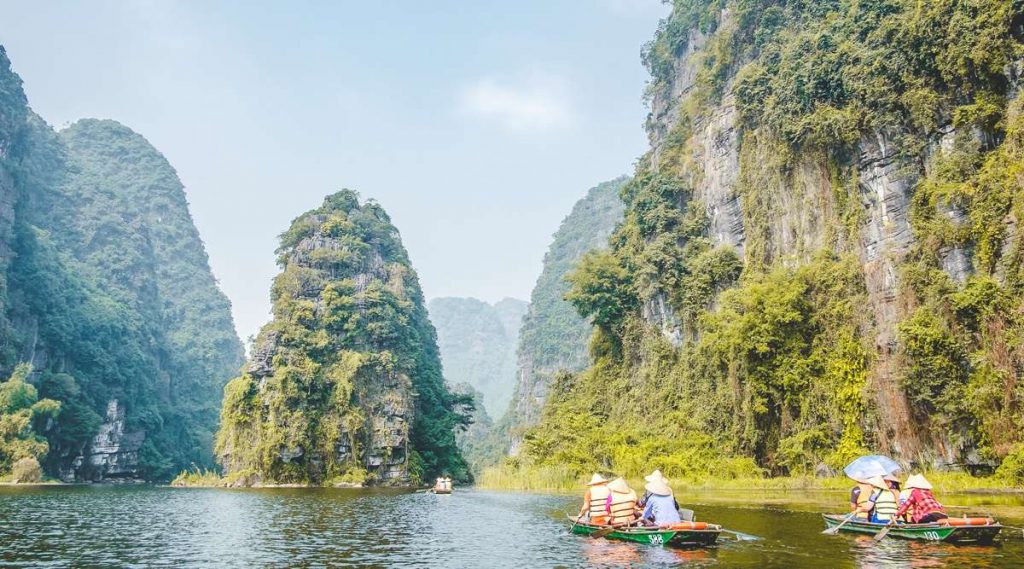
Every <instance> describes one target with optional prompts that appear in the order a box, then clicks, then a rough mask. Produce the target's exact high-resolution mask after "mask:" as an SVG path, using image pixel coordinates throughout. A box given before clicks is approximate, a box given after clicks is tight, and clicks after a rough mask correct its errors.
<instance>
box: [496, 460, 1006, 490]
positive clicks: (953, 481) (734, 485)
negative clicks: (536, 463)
mask: <svg viewBox="0 0 1024 569" xmlns="http://www.w3.org/2000/svg"><path fill="white" fill-rule="evenodd" d="M925 475H926V476H927V477H928V479H929V480H930V481H931V483H932V484H933V485H934V486H935V488H936V490H937V491H939V492H956V493H964V494H972V493H978V494H1024V487H1022V486H1016V485H1012V484H1007V482H1006V481H1005V480H1003V479H1001V478H997V477H995V476H971V475H970V474H967V473H964V472H926V473H925ZM587 479H589V475H586V476H581V475H577V474H574V473H572V472H571V471H570V470H568V469H566V468H560V467H547V466H545V467H530V466H520V467H518V468H508V467H494V468H489V469H487V470H485V471H484V472H483V473H481V475H480V477H479V478H478V479H477V482H476V486H477V487H478V488H484V489H488V490H516V491H527V492H560V491H577V490H579V489H580V488H581V487H583V486H584V484H585V483H586V480H587ZM627 481H628V482H629V483H630V485H631V486H632V487H633V488H642V487H643V486H644V481H643V479H642V478H640V477H636V478H633V477H627ZM670 485H671V486H672V488H673V489H674V490H675V491H677V492H693V491H702V490H817V491H846V490H849V489H850V479H849V478H846V477H845V476H833V477H826V478H818V477H814V476H783V477H774V478H769V477H764V478H758V477H742V478H728V479H727V478H713V477H705V478H699V479H690V480H687V479H683V480H672V481H671V483H670Z"/></svg>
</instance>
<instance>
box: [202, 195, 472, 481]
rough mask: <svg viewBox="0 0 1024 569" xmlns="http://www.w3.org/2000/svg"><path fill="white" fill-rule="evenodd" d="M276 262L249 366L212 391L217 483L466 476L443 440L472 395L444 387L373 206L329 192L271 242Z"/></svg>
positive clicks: (417, 298) (408, 279)
mask: <svg viewBox="0 0 1024 569" xmlns="http://www.w3.org/2000/svg"><path fill="white" fill-rule="evenodd" d="M324 252H329V253H330V254H325V253H324ZM278 260H279V263H280V264H281V266H282V271H281V273H280V274H279V275H278V276H277V278H276V279H275V280H274V284H273V289H272V291H271V298H272V300H273V316H274V318H273V321H272V322H271V323H269V324H267V325H266V326H264V327H263V329H262V330H261V331H260V334H259V336H258V337H257V339H256V344H255V348H254V349H255V350H256V352H255V353H254V360H255V361H254V362H253V363H252V364H250V366H249V371H248V372H246V373H244V374H243V375H242V376H240V377H238V378H236V379H234V380H232V381H231V382H229V383H228V384H227V386H226V387H225V389H224V402H223V406H222V409H221V430H220V432H219V434H218V436H217V451H218V455H219V456H220V457H221V459H222V461H223V464H224V469H225V472H226V476H227V477H228V478H232V477H238V476H241V474H240V473H245V474H244V477H245V478H247V479H249V480H251V481H252V482H260V483H302V484H325V483H332V481H335V482H336V481H349V482H351V481H354V480H356V479H359V480H360V481H367V482H374V483H381V484H396V483H408V482H415V481H417V480H419V479H421V477H430V476H434V475H440V474H449V475H451V476H454V477H456V478H459V479H461V480H468V479H469V476H470V475H469V471H468V468H467V466H466V463H465V461H464V460H463V459H462V457H461V456H460V454H459V451H458V449H457V446H456V440H455V432H456V430H458V429H462V428H465V427H466V426H467V425H468V423H469V417H468V416H467V415H466V414H464V413H462V412H460V411H461V410H463V409H464V408H466V407H467V406H468V409H469V411H471V410H472V398H471V397H469V396H461V395H453V394H452V393H450V392H449V391H448V390H447V388H446V386H445V384H444V380H443V378H442V376H441V365H440V361H439V356H438V351H437V344H436V338H435V332H434V328H433V327H432V326H431V324H430V321H429V320H428V318H427V312H426V309H425V308H424V306H423V297H422V292H421V291H420V288H419V283H418V281H417V278H416V274H415V272H413V270H412V268H411V267H410V265H409V259H408V255H407V254H406V252H405V249H404V248H403V247H402V244H401V241H400V239H399V237H398V232H397V231H396V230H395V228H394V227H393V226H392V225H391V223H390V220H389V218H388V216H387V214H386V213H385V212H384V210H383V209H381V207H380V206H379V205H377V204H376V203H375V202H373V201H368V202H366V203H364V204H362V205H360V204H359V201H358V196H357V194H356V193H355V192H353V191H351V190H343V191H341V192H339V193H337V194H334V195H331V196H328V197H327V198H326V199H325V200H324V204H323V206H321V207H320V208H318V209H315V210H312V211H309V212H306V213H305V214H303V215H302V216H300V217H299V218H298V219H296V220H295V221H294V222H293V223H292V225H291V227H290V228H289V230H288V231H286V232H285V233H284V234H283V235H282V237H281V247H280V248H279V249H278ZM406 473H408V476H406Z"/></svg>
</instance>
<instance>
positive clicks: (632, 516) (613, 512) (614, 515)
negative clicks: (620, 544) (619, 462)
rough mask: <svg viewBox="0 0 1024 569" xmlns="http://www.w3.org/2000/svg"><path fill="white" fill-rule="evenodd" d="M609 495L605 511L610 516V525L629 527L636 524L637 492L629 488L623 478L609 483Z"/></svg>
mask: <svg viewBox="0 0 1024 569" xmlns="http://www.w3.org/2000/svg"><path fill="white" fill-rule="evenodd" d="M608 490H610V491H611V492H610V493H609V494H608V498H607V501H606V506H605V511H606V512H607V514H608V523H609V524H612V525H628V524H631V523H633V522H635V521H636V520H637V519H638V518H637V508H636V501H637V500H636V492H634V491H633V489H632V488H630V487H629V484H627V483H626V480H625V479H624V478H622V477H619V478H616V479H615V480H612V481H611V482H609V483H608Z"/></svg>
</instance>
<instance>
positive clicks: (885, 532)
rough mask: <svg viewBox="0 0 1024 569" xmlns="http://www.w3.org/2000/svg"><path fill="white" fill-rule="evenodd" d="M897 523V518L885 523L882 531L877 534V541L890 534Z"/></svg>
mask: <svg viewBox="0 0 1024 569" xmlns="http://www.w3.org/2000/svg"><path fill="white" fill-rule="evenodd" d="M895 524H896V520H889V523H887V524H885V527H884V528H882V531H880V532H878V533H876V534H875V541H882V540H883V539H885V536H887V535H889V530H891V529H892V527H893V525H895Z"/></svg>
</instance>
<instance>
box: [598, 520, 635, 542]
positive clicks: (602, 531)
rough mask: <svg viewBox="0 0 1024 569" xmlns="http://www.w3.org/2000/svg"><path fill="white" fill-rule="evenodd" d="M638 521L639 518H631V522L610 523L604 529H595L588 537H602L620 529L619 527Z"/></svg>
mask: <svg viewBox="0 0 1024 569" xmlns="http://www.w3.org/2000/svg"><path fill="white" fill-rule="evenodd" d="M638 521H640V520H633V521H631V522H626V523H624V524H613V525H610V526H608V527H606V528H604V529H599V530H597V531H595V532H594V533H592V534H590V537H593V538H595V539H596V538H599V537H604V536H606V535H608V534H610V533H612V532H614V531H615V530H617V529H621V528H624V527H627V526H631V525H633V524H635V523H636V522H638Z"/></svg>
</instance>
